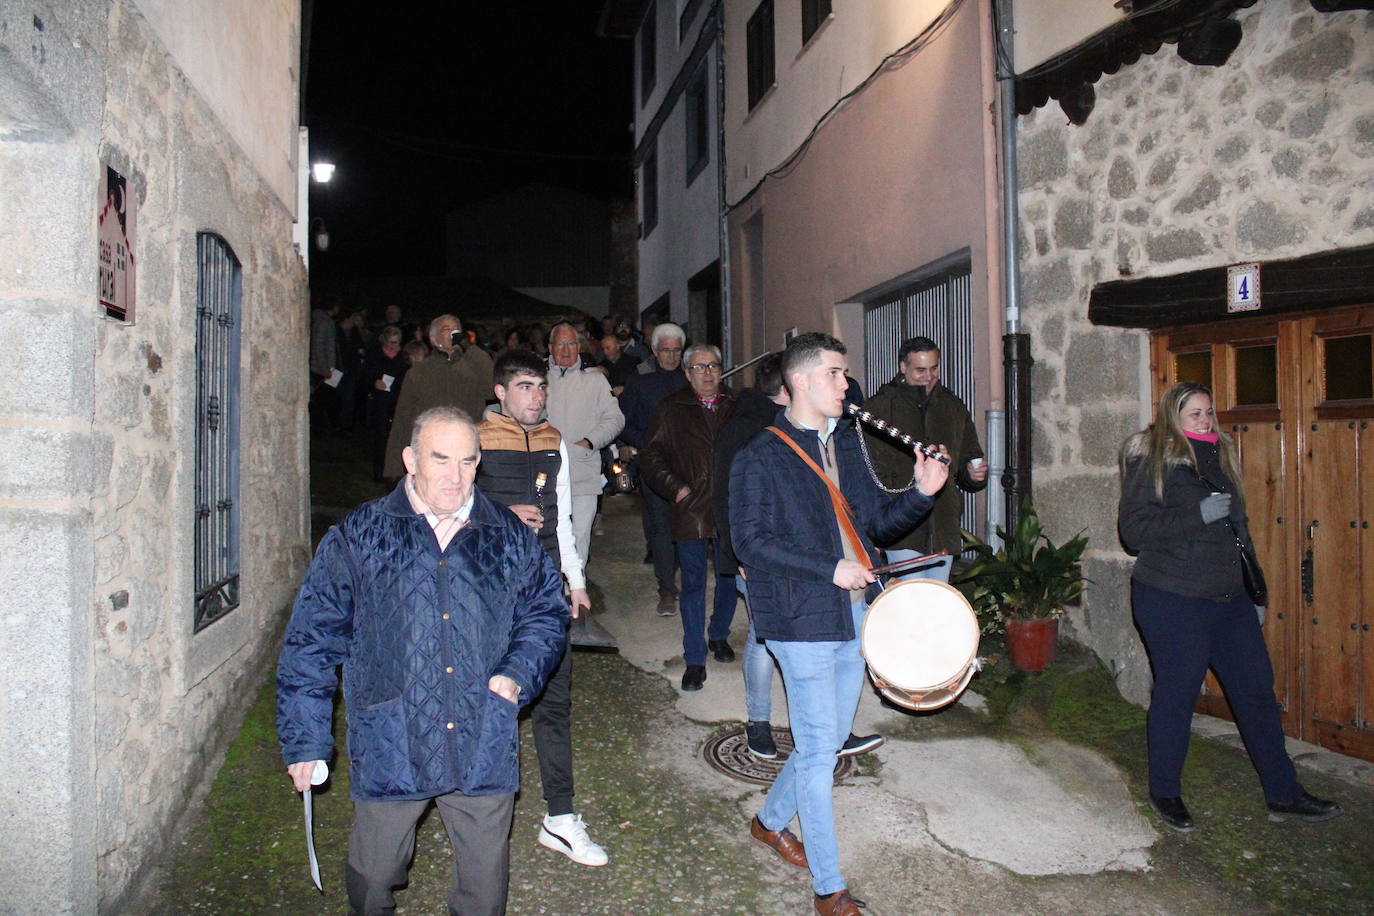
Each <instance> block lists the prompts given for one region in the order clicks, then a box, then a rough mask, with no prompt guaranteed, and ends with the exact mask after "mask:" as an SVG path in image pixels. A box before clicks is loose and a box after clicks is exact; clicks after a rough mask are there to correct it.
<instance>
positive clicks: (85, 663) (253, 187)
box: [0, 0, 309, 913]
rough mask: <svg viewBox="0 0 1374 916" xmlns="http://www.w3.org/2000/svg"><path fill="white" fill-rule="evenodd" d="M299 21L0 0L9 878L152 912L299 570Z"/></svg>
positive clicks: (99, 0) (97, 0)
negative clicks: (142, 898) (142, 899)
mask: <svg viewBox="0 0 1374 916" xmlns="http://www.w3.org/2000/svg"><path fill="white" fill-rule="evenodd" d="M299 30H300V8H299V4H298V3H296V2H293V0H266V2H261V3H256V4H252V8H251V9H249V8H247V7H244V6H241V5H234V4H228V5H226V4H219V3H214V2H210V0H74V2H68V3H63V4H57V5H54V4H50V3H38V2H30V0H3V2H0V99H3V100H4V102H3V104H0V174H3V175H5V177H6V185H7V190H8V194H7V205H6V213H7V216H8V218H7V219H6V220H5V224H4V227H3V229H0V263H3V264H4V265H5V266H4V269H3V271H0V320H3V323H4V324H3V326H4V330H5V333H6V335H7V337H8V339H9V340H11V342H12V343H13V344H14V350H13V351H12V354H11V358H10V359H9V360H7V361H6V368H5V370H4V372H5V384H4V385H3V386H0V390H3V394H2V395H0V399H2V401H3V403H0V416H3V423H0V430H3V436H4V439H5V442H4V450H5V454H6V456H7V458H6V461H5V472H4V474H3V475H0V539H2V540H3V543H4V548H5V549H4V550H3V551H0V556H3V570H2V571H0V582H3V583H4V587H3V592H2V593H0V627H2V629H0V633H3V636H0V639H3V641H4V653H3V654H4V657H5V665H4V670H3V672H0V748H3V750H0V796H3V798H4V801H3V802H0V820H3V823H4V825H5V829H4V831H3V834H2V835H0V886H3V887H4V888H5V898H6V899H5V906H4V908H5V909H6V910H7V911H8V910H12V911H14V912H44V913H68V912H70V913H89V912H96V911H119V910H127V909H128V908H129V907H131V906H134V905H135V904H134V901H136V900H137V899H138V897H139V894H140V893H141V891H142V889H143V886H144V882H145V880H146V878H147V876H148V875H149V873H150V865H151V864H152V863H154V862H155V861H156V859H157V858H158V857H159V856H160V855H162V854H163V853H164V852H166V851H167V849H168V843H169V838H170V837H171V836H172V835H173V834H174V831H175V829H176V828H177V826H178V824H179V823H180V822H181V821H182V818H183V816H184V815H185V814H186V812H187V811H188V808H189V803H190V802H191V801H192V799H194V798H196V797H197V794H198V793H201V792H203V791H204V790H205V789H206V788H207V787H208V785H209V782H210V780H211V779H212V777H213V775H214V772H215V770H216V769H217V768H218V765H219V763H220V761H221V759H222V757H223V752H224V748H225V747H226V745H227V741H228V738H229V737H230V736H231V735H232V733H233V731H234V730H235V729H236V727H237V724H238V722H239V721H240V719H241V716H242V712H243V710H244V708H245V707H246V706H247V704H248V702H249V701H250V700H251V694H252V691H254V690H255V689H256V688H257V687H258V685H260V684H261V683H262V674H263V671H264V670H265V667H266V666H267V665H268V664H269V659H270V656H271V654H272V651H273V649H274V648H275V643H276V638H277V634H278V632H279V626H280V624H281V622H282V621H283V619H284V614H285V612H286V611H287V610H288V608H289V603H290V601H291V598H292V594H293V592H294V589H295V587H296V584H297V582H298V581H299V577H300V575H301V573H302V571H303V570H304V567H305V564H306V562H307V560H308V556H309V529H308V523H307V506H308V473H307V465H306V455H307V440H306V423H305V405H306V397H307V390H306V372H305V362H306V358H305V353H306V322H307V315H308V306H307V293H306V282H305V271H304V268H303V266H302V264H301V260H300V257H299V256H298V255H297V253H296V251H295V250H294V248H293V245H292V223H293V218H294V214H295V212H296V198H297V151H298V132H297V120H298V117H297V111H298V85H299V80H298V72H299V53H300V52H299V48H300V34H299Z"/></svg>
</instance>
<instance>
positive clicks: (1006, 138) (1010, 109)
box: [989, 0, 1035, 530]
mask: <svg viewBox="0 0 1374 916" xmlns="http://www.w3.org/2000/svg"><path fill="white" fill-rule="evenodd" d="M1013 39H1014V31H1013V29H1012V0H997V40H998V43H999V45H1000V46H1001V48H1002V54H1001V62H1000V64H999V69H1001V71H1002V72H1000V73H999V74H998V77H999V79H1000V81H1001V93H1000V96H1001V99H1000V101H1001V105H1000V109H1001V110H1000V112H999V115H1000V120H1001V124H1002V257H1003V269H1002V282H1003V285H1004V293H1003V294H1004V296H1005V303H1006V333H1005V335H1004V336H1003V337H1002V364H1003V367H1004V375H1003V383H1004V385H1005V401H1004V403H1005V405H1006V411H1007V416H1006V470H1005V474H1004V476H1003V477H1002V489H1003V490H1004V491H1005V492H1006V515H1005V518H1006V524H1005V526H1004V527H1005V528H1007V529H1008V530H1009V529H1011V528H1013V527H1014V526H1015V525H1016V523H1017V520H1018V519H1019V518H1020V517H1021V502H1022V500H1023V499H1027V498H1029V496H1030V493H1031V461H1030V448H1031V423H1030V406H1031V388H1030V380H1031V366H1032V365H1034V362H1035V361H1034V360H1033V359H1031V352H1030V335H1028V334H1025V333H1023V332H1022V331H1021V283H1020V270H1019V265H1020V254H1021V252H1020V247H1021V246H1020V239H1019V236H1018V234H1017V229H1018V220H1019V216H1018V214H1019V208H1018V207H1017V189H1018V186H1017V182H1016V84H1015V80H1014V79H1013V77H1014V76H1015V69H1014V67H1013V65H1012V53H1013V51H1014V48H1015V42H1014V40H1013ZM991 502H992V500H989V503H991Z"/></svg>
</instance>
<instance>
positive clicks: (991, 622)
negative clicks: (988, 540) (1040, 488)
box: [954, 502, 1088, 633]
mask: <svg viewBox="0 0 1374 916" xmlns="http://www.w3.org/2000/svg"><path fill="white" fill-rule="evenodd" d="M1084 530H1085V531H1086V529H1084ZM997 536H998V537H999V538H1001V539H1002V546H1001V547H1000V548H998V549H997V550H993V549H992V547H990V546H989V545H987V544H985V543H984V542H983V541H981V540H979V539H978V537H976V536H975V535H973V534H970V533H969V532H967V531H965V532H963V538H964V549H965V550H969V549H971V550H973V551H974V552H975V553H976V556H975V557H974V560H973V562H972V563H970V564H969V565H968V566H967V567H965V568H964V571H963V572H962V573H960V574H959V575H957V576H955V579H954V581H955V582H956V583H957V584H959V585H960V586H962V587H963V589H964V593H965V594H966V595H968V598H969V601H970V603H971V604H972V605H973V609H974V611H975V612H976V613H977V614H978V619H979V620H980V621H981V622H982V626H983V632H984V633H1000V632H1003V631H1004V630H1005V621H1006V620H1008V619H1014V620H1034V619H1036V618H1041V617H1059V616H1060V615H1062V614H1063V613H1064V606H1065V605H1066V604H1069V603H1070V602H1073V601H1075V600H1077V599H1078V597H1079V596H1080V595H1082V594H1083V583H1084V582H1086V581H1088V580H1086V579H1084V578H1083V566H1082V563H1081V561H1082V559H1083V551H1084V549H1086V548H1087V546H1088V539H1087V537H1086V536H1085V535H1084V534H1083V532H1079V534H1078V536H1077V537H1075V538H1073V539H1072V540H1069V541H1065V542H1064V543H1063V544H1061V545H1059V546H1057V547H1056V546H1055V545H1054V543H1053V542H1052V541H1051V540H1050V539H1049V538H1048V537H1047V536H1046V535H1045V532H1044V530H1043V529H1042V528H1041V527H1040V516H1039V515H1037V514H1036V512H1035V507H1034V506H1032V505H1031V504H1030V503H1029V502H1027V503H1025V504H1024V505H1023V506H1022V508H1021V518H1020V520H1019V521H1017V523H1016V528H1015V530H1014V531H1012V532H1011V533H1010V534H1008V533H1007V532H1006V531H1005V530H1004V529H1003V528H1002V527H1001V526H998V528H997Z"/></svg>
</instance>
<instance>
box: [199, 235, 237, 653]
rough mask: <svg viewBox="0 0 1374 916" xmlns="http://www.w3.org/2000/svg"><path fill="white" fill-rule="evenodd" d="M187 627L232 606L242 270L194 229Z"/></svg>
mask: <svg viewBox="0 0 1374 916" xmlns="http://www.w3.org/2000/svg"><path fill="white" fill-rule="evenodd" d="M196 264H197V270H196V463H195V468H196V492H195V512H196V517H195V565H196V577H195V589H196V608H195V629H196V630H197V631H199V630H202V629H204V628H205V627H207V626H209V625H210V624H212V623H214V622H215V621H216V620H219V619H220V618H221V617H223V616H224V615H225V614H228V613H229V612H230V611H232V610H233V609H234V608H236V607H238V605H239V344H240V340H239V338H240V336H241V333H242V327H243V324H242V321H241V318H240V316H241V308H240V302H241V299H242V294H243V290H242V276H241V271H240V268H239V261H238V258H236V257H234V252H233V250H232V249H231V248H230V247H229V245H228V244H227V243H226V242H225V241H224V239H222V238H220V237H219V236H217V235H214V234H213V233H209V232H201V233H198V234H197V235H196Z"/></svg>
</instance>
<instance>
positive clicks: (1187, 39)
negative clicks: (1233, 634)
mask: <svg viewBox="0 0 1374 916" xmlns="http://www.w3.org/2000/svg"><path fill="white" fill-rule="evenodd" d="M1058 5H1060V6H1062V4H1058ZM1055 6H1056V4H1055V3H1054V2H1042V3H1037V2H1030V0H1019V2H1017V3H1016V4H1015V18H1016V21H1017V22H1018V23H1023V24H1024V25H1023V26H1018V35H1017V54H1018V60H1017V66H1016V69H1017V74H1018V76H1017V83H1018V103H1019V107H1021V108H1022V109H1023V117H1021V118H1020V119H1019V121H1018V125H1017V155H1018V159H1019V179H1018V180H1019V194H1018V200H1019V208H1020V225H1019V232H1020V238H1021V261H1020V270H1021V282H1022V288H1023V293H1024V306H1023V308H1022V310H1021V319H1022V323H1023V327H1024V330H1026V331H1027V332H1028V333H1029V334H1030V335H1031V339H1032V340H1033V341H1034V347H1035V361H1036V362H1035V368H1034V374H1033V384H1032V389H1033V410H1032V414H1033V421H1034V428H1033V436H1032V442H1033V464H1034V467H1035V502H1036V505H1037V507H1038V508H1039V510H1040V513H1041V517H1042V519H1043V520H1044V521H1045V522H1046V524H1047V526H1048V528H1049V530H1050V531H1051V533H1052V534H1054V535H1055V536H1056V537H1062V536H1069V535H1072V534H1073V533H1075V532H1077V531H1079V530H1080V529H1083V528H1085V527H1086V528H1087V533H1088V535H1089V538H1090V542H1089V551H1088V554H1087V562H1086V564H1085V572H1086V574H1087V576H1088V577H1089V579H1090V580H1091V582H1090V584H1089V586H1088V588H1087V591H1086V593H1085V596H1084V601H1083V606H1082V607H1081V608H1079V609H1075V610H1074V611H1073V612H1072V613H1071V615H1070V617H1069V620H1070V623H1071V629H1072V632H1073V635H1074V636H1075V637H1076V638H1078V639H1079V640H1081V641H1082V642H1084V643H1085V644H1087V645H1088V646H1090V647H1092V648H1093V649H1094V650H1095V651H1096V652H1097V654H1098V655H1099V656H1100V657H1101V658H1102V659H1103V661H1104V662H1106V663H1107V664H1108V665H1109V666H1110V668H1111V670H1112V671H1113V672H1114V673H1115V674H1116V677H1117V681H1118V684H1119V685H1120V687H1121V689H1122V692H1123V693H1124V694H1125V695H1126V696H1127V697H1129V698H1131V699H1132V700H1134V701H1136V702H1140V703H1143V702H1145V701H1146V699H1147V698H1148V692H1149V686H1150V669H1149V664H1148V660H1147V659H1146V657H1145V653H1144V650H1143V648H1142V646H1141V644H1140V641H1139V638H1138V636H1137V634H1136V632H1135V630H1134V628H1133V626H1132V624H1131V609H1130V592H1129V577H1130V569H1131V559H1130V557H1128V556H1127V555H1126V554H1125V553H1124V552H1123V551H1122V548H1121V545H1120V543H1119V541H1118V539H1117V534H1116V500H1117V495H1118V473H1117V454H1118V449H1119V446H1120V445H1121V443H1122V441H1123V439H1124V438H1125V437H1126V436H1127V435H1128V434H1130V433H1131V432H1133V431H1135V430H1137V429H1140V428H1141V427H1143V426H1144V425H1145V424H1146V423H1147V422H1148V421H1149V418H1150V417H1151V415H1152V407H1153V404H1154V402H1155V401H1156V400H1157V399H1158V396H1159V394H1160V393H1161V392H1162V390H1163V389H1164V388H1165V387H1167V386H1168V385H1169V384H1172V383H1173V382H1174V381H1177V380H1180V379H1195V380H1198V381H1202V382H1204V383H1206V384H1209V385H1211V386H1212V387H1213V389H1214V391H1215V395H1216V405H1217V408H1218V411H1219V417H1220V420H1221V423H1222V425H1223V426H1224V428H1226V429H1228V430H1229V431H1231V432H1232V434H1233V435H1235V436H1236V438H1237V441H1238V443H1239V447H1240V451H1241V456H1242V463H1243V464H1244V471H1245V478H1246V481H1245V483H1246V491H1247V503H1248V510H1249V518H1250V524H1251V528H1252V531H1253V533H1254V535H1255V538H1256V541H1257V543H1258V546H1259V548H1260V551H1261V556H1262V559H1263V563H1264V567H1265V570H1266V573H1267V574H1268V577H1269V585H1270V594H1271V595H1272V596H1273V597H1272V605H1271V607H1270V609H1269V613H1268V615H1267V619H1266V623H1265V635H1266V639H1267V641H1268V644H1269V648H1270V654H1271V658H1272V660H1273V662H1274V668H1275V674H1276V679H1277V684H1276V686H1277V692H1278V696H1279V700H1280V703H1281V704H1282V706H1283V710H1284V712H1283V715H1284V724H1285V728H1286V730H1287V731H1288V733H1289V734H1290V735H1293V736H1295V737H1300V738H1304V739H1306V740H1309V741H1313V742H1319V743H1322V744H1325V745H1327V746H1329V747H1332V748H1335V749H1337V750H1341V751H1343V752H1345V753H1351V754H1356V755H1358V756H1362V757H1364V758H1366V759H1374V633H1371V632H1370V626H1371V624H1374V604H1371V599H1370V595H1374V536H1372V535H1371V534H1370V533H1369V523H1370V521H1371V520H1374V464H1370V463H1369V462H1368V459H1367V455H1368V454H1369V452H1368V449H1369V446H1370V444H1371V438H1370V437H1371V436H1374V426H1372V425H1371V423H1370V421H1371V420H1374V407H1371V405H1374V373H1372V372H1371V352H1374V350H1372V346H1374V345H1372V344H1371V341H1374V312H1372V311H1371V307H1374V269H1371V268H1372V267H1374V261H1372V260H1371V254H1370V252H1371V251H1372V250H1374V249H1371V247H1370V246H1371V245H1374V177H1372V176H1374V12H1368V11H1367V10H1368V9H1369V8H1370V7H1371V6H1374V4H1370V3H1320V2H1309V0H1267V2H1259V3H1248V2H1237V3H1231V4H1214V5H1213V6H1212V10H1211V11H1210V15H1209V16H1206V17H1201V18H1197V17H1194V18H1192V19H1179V20H1172V21H1171V20H1169V19H1168V18H1167V17H1158V16H1155V15H1154V14H1153V13H1151V11H1150V10H1149V8H1148V7H1147V5H1146V4H1140V3H1138V4H1136V6H1137V7H1138V9H1137V10H1135V11H1130V10H1123V9H1120V8H1117V9H1112V8H1111V6H1112V5H1111V4H1110V3H1107V2H1105V0H1104V2H1102V3H1100V4H1097V6H1099V7H1101V9H1100V10H1099V12H1101V13H1103V15H1104V16H1105V17H1106V20H1105V21H1103V22H1101V23H1100V24H1099V27H1100V28H1102V29H1104V31H1101V32H1098V33H1096V34H1094V35H1092V36H1083V35H1071V36H1069V37H1070V38H1071V40H1069V41H1065V40H1064V37H1065V36H1063V35H1061V36H1060V37H1059V39H1058V41H1057V42H1056V40H1055V38H1054V36H1053V35H1052V34H1050V33H1051V32H1052V29H1050V28H1048V27H1046V26H1045V23H1047V22H1051V23H1052V22H1053V21H1054V18H1055V17H1054V15H1053V13H1054V10H1053V9H1052V8H1053V7H1055ZM1118 6H1119V5H1118ZM1356 6H1362V7H1364V9H1363V10H1360V9H1353V7H1356ZM1337 7H1346V8H1345V9H1336V8H1337ZM1323 9H1334V10H1335V11H1332V12H1326V11H1322V10H1323ZM1194 12H1196V11H1194ZM1223 20H1225V22H1227V23H1229V24H1224V23H1223ZM1037 30H1038V34H1031V35H1028V34H1026V33H1027V32H1031V33H1035V32H1036V31H1037ZM1108 49H1114V50H1108ZM1023 53H1024V55H1026V56H1025V59H1024V61H1023V60H1022V58H1021V55H1023ZM1113 54H1116V55H1117V57H1115V58H1113V57H1112V55H1113ZM1185 58H1188V59H1192V60H1194V61H1198V62H1200V63H1189V62H1188V59H1185ZM1103 72H1106V73H1110V74H1111V75H1108V76H1102V75H1101V74H1102V73H1103ZM1037 105H1042V106H1043V107H1035V106H1037ZM1066 115H1067V116H1068V118H1069V120H1068V121H1066ZM1074 121H1078V123H1074ZM1247 264H1257V265H1258V271H1259V273H1258V278H1259V280H1260V287H1259V290H1258V293H1259V295H1258V296H1257V297H1254V296H1252V298H1250V299H1246V294H1247V292H1248V293H1250V294H1254V293H1255V292H1256V290H1255V289H1254V288H1253V287H1251V286H1250V285H1248V284H1246V283H1245V280H1244V276H1245V275H1244V274H1243V273H1237V274H1236V277H1239V278H1240V279H1238V280H1235V281H1234V282H1231V283H1230V287H1232V288H1231V289H1230V296H1229V299H1230V300H1231V304H1230V307H1229V308H1228V276H1229V273H1228V268H1230V267H1237V266H1242V265H1247ZM1231 309H1237V310H1235V311H1232V310H1231ZM1362 456H1363V457H1362ZM1200 705H1201V708H1203V709H1205V710H1207V711H1209V712H1213V713H1216V714H1219V715H1221V714H1226V707H1225V703H1224V700H1223V699H1222V698H1221V696H1220V691H1219V688H1218V686H1217V685H1216V684H1215V682H1213V681H1211V680H1210V679H1209V682H1208V686H1207V688H1206V690H1205V692H1204V696H1203V697H1202V699H1201V702H1200Z"/></svg>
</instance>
